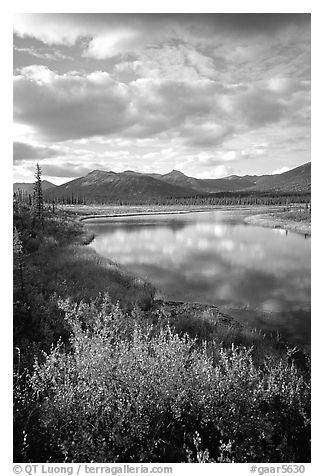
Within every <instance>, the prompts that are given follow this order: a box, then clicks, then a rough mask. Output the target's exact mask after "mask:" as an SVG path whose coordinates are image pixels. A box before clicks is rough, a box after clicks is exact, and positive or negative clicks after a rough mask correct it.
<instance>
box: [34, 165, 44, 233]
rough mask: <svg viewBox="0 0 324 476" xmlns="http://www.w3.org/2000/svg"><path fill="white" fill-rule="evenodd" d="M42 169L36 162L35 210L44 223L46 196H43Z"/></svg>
mask: <svg viewBox="0 0 324 476" xmlns="http://www.w3.org/2000/svg"><path fill="white" fill-rule="evenodd" d="M41 176H42V171H41V168H40V166H39V165H38V164H36V173H35V178H36V181H35V183H34V198H35V212H36V217H37V218H38V219H39V220H40V222H41V223H42V226H43V223H44V213H43V212H44V197H43V188H42V179H41Z"/></svg>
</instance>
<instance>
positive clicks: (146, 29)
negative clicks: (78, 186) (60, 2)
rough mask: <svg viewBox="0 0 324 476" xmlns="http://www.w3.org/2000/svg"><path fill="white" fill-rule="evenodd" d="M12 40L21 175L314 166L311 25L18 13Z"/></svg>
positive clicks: (205, 172) (267, 18)
mask: <svg viewBox="0 0 324 476" xmlns="http://www.w3.org/2000/svg"><path fill="white" fill-rule="evenodd" d="M14 31H15V37H14V43H15V45H14V57H15V69H14V119H15V124H16V129H17V131H18V134H17V136H16V142H17V144H16V145H15V147H14V157H15V163H16V165H17V167H18V164H19V169H18V168H17V173H18V171H19V173H22V171H23V168H24V167H28V166H29V165H28V163H27V162H30V161H32V160H35V161H36V160H42V161H43V163H44V170H45V168H46V170H47V172H48V174H50V173H51V174H52V175H51V176H55V174H57V177H62V176H63V175H62V174H63V173H65V174H68V175H65V177H68V176H71V177H73V176H77V175H78V174H81V173H83V172H85V171H88V170H90V169H91V167H93V166H94V165H97V166H98V167H96V168H102V169H105V170H109V169H110V170H111V169H112V170H117V169H120V168H122V167H124V166H125V167H126V168H132V169H134V170H140V171H141V170H142V171H147V172H149V171H152V172H154V171H155V172H168V171H169V170H171V169H173V168H176V169H181V170H182V171H183V172H184V173H188V174H191V175H194V176H205V177H206V176H207V177H208V176H209V177H216V176H217V177H218V176H221V175H220V174H224V175H226V174H227V175H228V174H231V173H271V171H272V170H276V171H278V170H283V169H284V168H292V167H294V166H297V165H300V164H301V163H304V162H307V161H309V160H310V156H309V153H310V152H309V151H310V18H309V15H303V14H301V15H298V14H296V15H295V14H287V15H286V14H278V15H273V14H265V15H262V14H254V15H249V14H245V15H240V14H229V15H226V14H209V15H199V14H192V15H191V14H169V15H165V14H155V15H154V14H146V15H141V14H132V15H131V14H19V15H17V16H16V17H15V24H14ZM36 63H37V64H36ZM80 145H82V151H81V152H80ZM67 155H68V157H69V158H68V159H67ZM54 158H55V163H54V160H53V159H54ZM73 164H74V165H73ZM229 164H230V166H229ZM283 164H284V165H283ZM45 166H46V167H45ZM181 167H182V168H181ZM68 169H69V170H70V172H68ZM26 173H27V169H26V168H25V169H24V173H22V175H24V177H25V175H26Z"/></svg>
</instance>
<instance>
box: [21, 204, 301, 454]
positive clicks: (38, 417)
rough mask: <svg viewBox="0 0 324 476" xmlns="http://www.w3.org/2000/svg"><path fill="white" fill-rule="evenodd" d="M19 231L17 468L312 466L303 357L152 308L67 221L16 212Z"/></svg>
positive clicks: (146, 292) (151, 298)
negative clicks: (153, 464)
mask: <svg viewBox="0 0 324 476" xmlns="http://www.w3.org/2000/svg"><path fill="white" fill-rule="evenodd" d="M14 225H15V226H16V229H17V230H18V235H19V236H20V239H21V245H22V250H23V253H22V256H21V255H20V254H19V252H18V251H17V250H19V247H16V251H15V253H16V260H15V263H16V267H15V270H14V346H15V347H16V348H19V354H17V355H16V361H15V365H14V403H15V406H14V461H15V462H90V461H92V462H186V461H187V462H201V461H203V462H261V461H262V462H306V461H309V458H310V446H309V438H310V371H309V363H308V360H307V358H306V357H305V359H304V363H303V365H300V364H298V363H297V361H296V359H295V358H294V353H295V351H294V350H293V349H289V348H287V347H286V346H285V345H283V344H282V343H280V342H276V341H273V340H271V339H268V338H267V337H266V336H264V335H263V334H261V333H259V332H257V331H255V330H252V329H249V328H248V327H245V326H241V325H239V324H238V323H236V322H235V321H234V320H233V319H231V318H229V317H228V316H224V315H222V314H221V313H219V312H218V310H217V308H213V307H208V306H198V305H197V306H194V305H189V304H185V303H183V304H179V303H168V302H163V301H159V300H157V299H155V291H154V288H153V287H152V286H151V285H150V284H149V283H146V282H144V281H143V280H141V279H138V278H137V277H136V276H132V275H130V274H128V273H126V272H125V271H124V270H123V268H121V267H119V266H118V265H117V264H115V263H113V262H111V261H110V260H107V259H104V258H101V257H99V256H98V255H97V254H96V253H95V252H94V250H92V249H90V248H88V247H86V246H84V243H87V242H89V240H91V234H90V235H85V234H84V230H83V227H82V225H81V224H80V223H79V221H78V220H76V215H75V214H74V213H73V212H66V211H65V212H63V211H58V212H57V213H56V214H54V215H52V214H50V213H48V214H47V215H46V216H45V220H44V226H43V227H42V226H41V224H40V223H37V222H36V223H35V220H34V219H33V213H32V210H29V209H28V208H27V207H20V208H19V209H18V210H17V209H16V210H15V216H14ZM20 264H23V267H22V270H23V280H24V283H23V286H22V282H21V273H20V271H21V268H19V265H20Z"/></svg>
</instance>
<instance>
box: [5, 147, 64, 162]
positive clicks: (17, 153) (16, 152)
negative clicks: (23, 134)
mask: <svg viewBox="0 0 324 476" xmlns="http://www.w3.org/2000/svg"><path fill="white" fill-rule="evenodd" d="M58 155H61V152H59V151H58V150H56V149H54V148H52V147H44V146H39V145H32V144H27V143H24V142H14V143H13V160H14V163H15V164H17V163H18V162H21V161H23V160H42V159H48V158H50V157H57V156H58Z"/></svg>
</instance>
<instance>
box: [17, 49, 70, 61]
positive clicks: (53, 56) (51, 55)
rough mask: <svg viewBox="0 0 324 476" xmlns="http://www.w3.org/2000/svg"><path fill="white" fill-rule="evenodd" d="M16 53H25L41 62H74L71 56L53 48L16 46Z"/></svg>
mask: <svg viewBox="0 0 324 476" xmlns="http://www.w3.org/2000/svg"><path fill="white" fill-rule="evenodd" d="M14 51H16V52H17V53H25V54H28V55H30V56H34V57H35V58H38V59H41V60H48V61H61V60H67V59H69V60H73V58H72V57H71V56H67V55H64V54H63V53H61V52H60V51H58V50H55V49H53V48H52V49H48V48H34V47H29V48H19V47H17V46H14Z"/></svg>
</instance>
